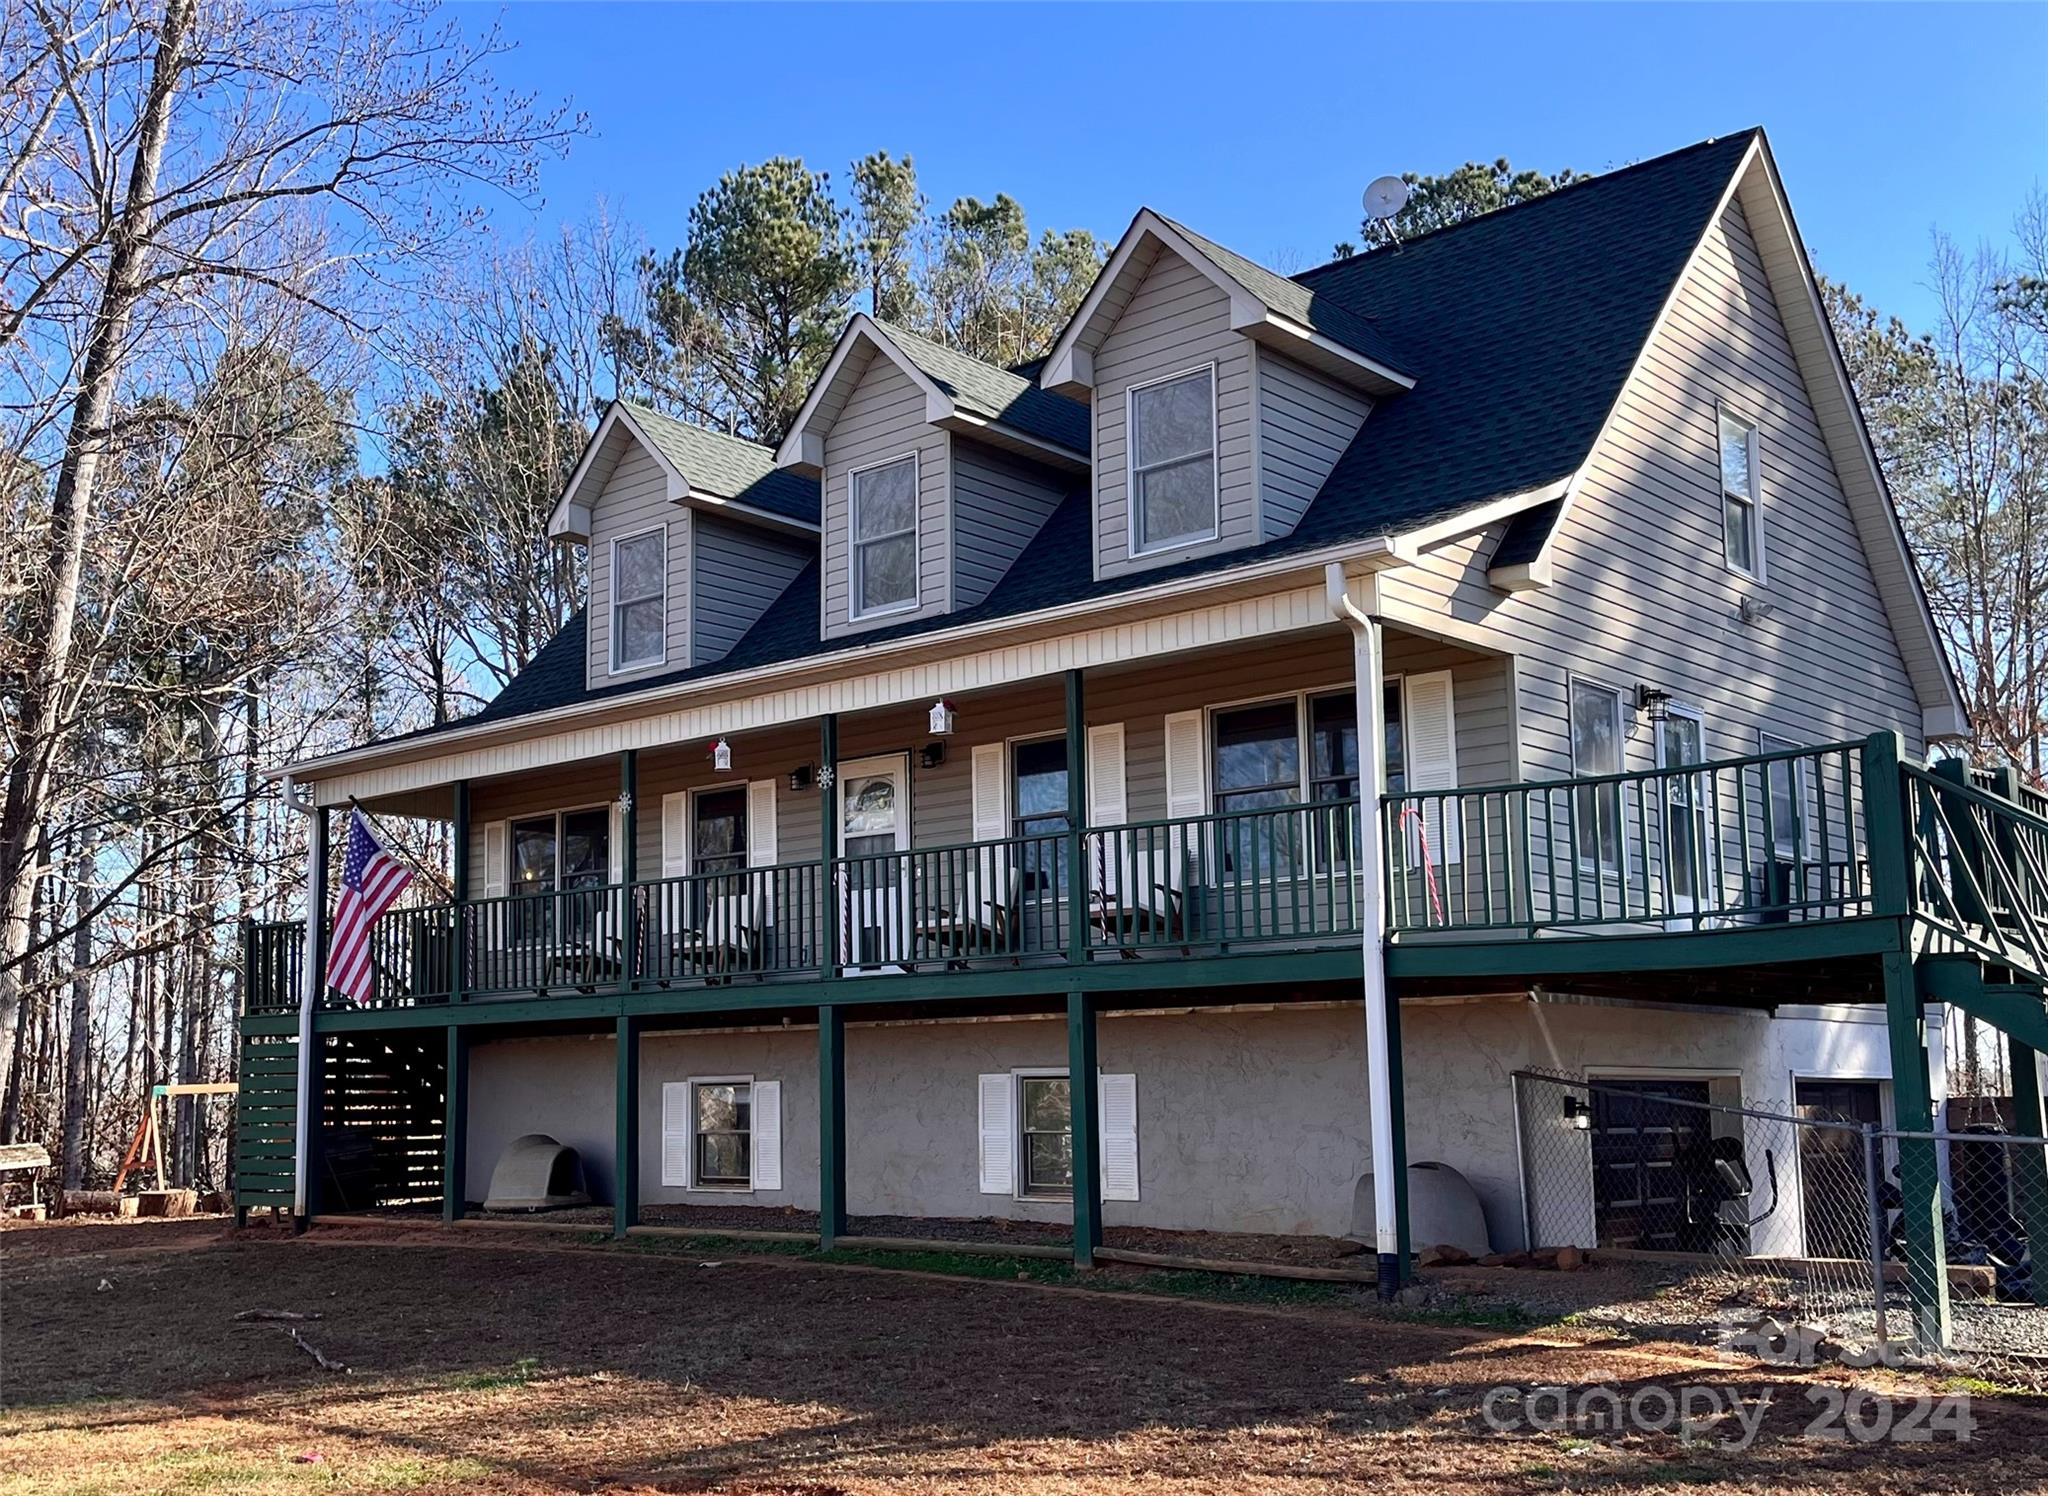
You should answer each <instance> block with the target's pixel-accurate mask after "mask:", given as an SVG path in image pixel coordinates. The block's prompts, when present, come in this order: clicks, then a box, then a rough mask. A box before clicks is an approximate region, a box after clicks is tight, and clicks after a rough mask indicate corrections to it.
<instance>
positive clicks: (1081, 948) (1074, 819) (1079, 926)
mask: <svg viewBox="0 0 2048 1496" xmlns="http://www.w3.org/2000/svg"><path fill="white" fill-rule="evenodd" d="M1087 824H1088V714H1087V710H1086V702H1085V700H1084V698H1083V695H1082V685H1081V672H1080V671H1078V670H1069V671H1068V672H1067V959H1068V960H1069V961H1071V962H1073V963H1074V964H1075V965H1076V966H1079V965H1080V964H1081V963H1082V962H1084V961H1085V960H1087V959H1088V841H1087V837H1086V836H1085V835H1084V834H1083V831H1084V828H1085V827H1086V826H1087Z"/></svg>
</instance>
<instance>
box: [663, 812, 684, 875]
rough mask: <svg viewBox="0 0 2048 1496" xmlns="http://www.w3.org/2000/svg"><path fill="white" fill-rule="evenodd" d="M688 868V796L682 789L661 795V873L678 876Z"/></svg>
mask: <svg viewBox="0 0 2048 1496" xmlns="http://www.w3.org/2000/svg"><path fill="white" fill-rule="evenodd" d="M689 870H690V796H689V794H688V792H686V791H684V790H677V791H676V792H675V793H674V794H673V795H663V796H662V797H661V875H662V877H664V878H680V877H682V876H683V874H685V873H687V872H688V871H689Z"/></svg>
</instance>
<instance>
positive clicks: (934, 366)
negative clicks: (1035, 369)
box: [875, 321, 1088, 457]
mask: <svg viewBox="0 0 2048 1496" xmlns="http://www.w3.org/2000/svg"><path fill="white" fill-rule="evenodd" d="M875 326H877V327H879V328H881V329H882V331H883V332H885V333H887V334H888V335H889V339H890V341H891V342H893V343H895V345H896V346H897V347H898V348H900V349H901V350H902V351H903V356H904V357H905V358H907V359H909V360H910V361H911V362H912V363H913V364H916V365H917V367H918V368H919V369H921V370H923V371H924V375H925V377H926V378H927V379H929V380H931V382H932V383H933V384H935V385H937V386H938V387H939V388H940V389H942V390H944V391H945V392H946V393H947V394H948V395H950V396H952V398H953V403H954V404H956V405H960V406H964V407H965V408H966V409H967V410H968V411H970V412H971V413H973V414H974V415H978V416H984V417H986V418H987V419H989V420H991V421H1001V422H1002V423H1003V424H1004V425H1005V426H1011V427H1015V428H1016V429H1017V430H1019V431H1021V432H1023V433H1024V434H1025V435H1026V436H1035V437H1038V438H1040V439H1041V440H1043V441H1049V442H1052V443H1054V444H1055V445H1057V446H1062V447H1065V448H1066V449H1067V450H1068V451H1070V452H1072V453H1073V454H1074V455H1075V456H1077V457H1086V456H1087V455H1088V407H1087V406H1085V405H1083V404H1082V403H1081V402H1080V401H1078V400H1069V399H1068V398H1067V397H1066V396H1065V395H1055V394H1054V393H1053V392H1052V391H1051V390H1048V389H1041V388H1040V387H1039V386H1038V385H1037V384H1035V383H1033V382H1032V381H1031V379H1029V378H1027V377H1026V376H1024V375H1023V374H1020V373H1017V372H1015V371H1013V370H1010V369H998V368H997V367H996V366H995V365H994V364H985V363H983V362H982V361H981V360H980V359H978V358H969V357H968V356H967V355H966V354H964V353H962V352H960V351H959V350H958V349H955V348H948V347H947V346H946V345H945V344H943V343H934V342H933V341H932V340H931V339H930V338H927V337H924V336H922V335H921V334H919V333H914V332H912V331H910V329H908V328H906V327H898V326H897V325H896V324H895V323H893V322H882V321H877V322H876V323H875Z"/></svg>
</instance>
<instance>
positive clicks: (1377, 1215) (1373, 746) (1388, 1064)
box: [1323, 561, 1405, 1299]
mask: <svg viewBox="0 0 2048 1496" xmlns="http://www.w3.org/2000/svg"><path fill="white" fill-rule="evenodd" d="M1323 589H1324V593H1325V595H1326V596H1327V598H1328V600H1329V604H1330V616H1331V617H1333V618H1335V619H1336V620H1337V621H1338V622H1339V623H1342V624H1344V625H1345V626H1346V627H1348V628H1349V629H1350V630H1351V642H1352V657H1351V674H1352V686H1353V690H1354V692H1355V693H1356V696H1357V701H1358V774H1359V797H1358V799H1359V824H1360V828H1361V835H1360V836H1359V838H1358V840H1359V848H1358V904H1359V925H1360V926H1361V928H1362V929H1363V931H1364V934H1363V935H1362V936H1361V937H1360V941H1359V944H1360V947H1361V951H1360V953H1361V955H1362V956H1363V957H1364V961H1365V1069H1366V1091H1367V1096H1366V1104H1367V1109H1368V1111H1369V1113H1370V1116H1371V1126H1372V1163H1373V1168H1372V1221H1373V1245H1374V1247H1375V1248H1376V1249H1377V1251H1378V1253H1379V1293H1380V1297H1381V1298H1383V1299H1391V1298H1392V1297H1393V1296H1394V1291H1395V1289H1396V1288H1397V1287H1398V1286H1399V1284H1400V1281H1401V1270H1402V1268H1403V1267H1404V1266H1405V1264H1403V1263H1402V1261H1401V1257H1400V1251H1401V1234H1400V1224H1399V1221H1398V1220H1397V1211H1396V1207H1397V1205H1398V1201H1399V1196H1398V1194H1397V1188H1398V1184H1399V1181H1398V1180H1397V1178H1396V1176H1395V1173H1394V1168H1393V1166H1394V1164H1395V1163H1396V1160H1395V1158H1394V1107H1395V1105H1396V1104H1397V1098H1396V1097H1395V1095H1394V1082H1393V1068H1394V1067H1393V1050H1392V1044H1391V1042H1390V1035H1389V1033H1388V1024H1387V1004H1388V1002H1389V1001H1390V999H1389V997H1388V995H1387V951H1386V938H1385V935H1384V934H1383V932H1382V929H1381V913H1380V910H1381V888H1382V885H1383V882H1384V878H1385V870H1384V869H1383V868H1382V867H1381V858H1382V857H1383V855H1384V854H1385V850H1386V848H1385V841H1384V839H1383V838H1382V837H1381V836H1380V834H1379V820H1378V817H1379V808H1380V797H1381V796H1382V795H1383V794H1385V793H1386V768H1385V764H1384V763H1383V761H1382V759H1383V754H1382V752H1381V745H1382V744H1383V743H1385V741H1386V729H1385V726H1384V724H1383V722H1382V720H1381V719H1382V716H1383V715H1384V712H1385V706H1384V698H1383V696H1382V691H1383V689H1384V687H1383V685H1382V682H1383V680H1384V672H1383V671H1382V668H1381V661H1380V625H1379V620H1378V619H1376V618H1374V617H1372V615H1370V614H1369V613H1366V612H1364V611H1363V610H1362V609H1360V608H1359V606H1358V605H1357V604H1356V603H1354V602H1353V601H1352V600H1351V589H1350V586H1349V584H1348V583H1347V582H1346V580H1345V577H1344V568H1343V566H1342V565H1341V564H1339V563H1338V562H1335V561H1332V562H1331V563H1330V564H1329V565H1328V566H1327V567H1325V568H1324V570H1323Z"/></svg>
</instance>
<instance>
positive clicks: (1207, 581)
mask: <svg viewBox="0 0 2048 1496" xmlns="http://www.w3.org/2000/svg"><path fill="white" fill-rule="evenodd" d="M1334 561H1357V562H1361V563H1364V564H1365V565H1366V566H1367V567H1368V568H1369V569H1371V570H1375V571H1376V570H1379V569H1381V568H1383V567H1388V566H1399V565H1403V564H1405V559H1404V558H1403V557H1401V556H1400V555H1399V554H1398V552H1397V550H1396V547H1395V542H1394V540H1393V539H1392V538H1391V537H1389V536H1385V535H1381V536H1376V537H1375V538H1373V539H1371V540H1365V541H1347V542H1345V543H1344V544H1343V545H1338V546H1329V547H1326V548H1324V549H1322V550H1317V551H1311V552H1307V553H1305V554H1303V555H1299V556H1284V557H1279V558H1276V559H1275V560H1272V561H1268V562H1264V563H1262V564H1260V565H1258V566H1248V567H1243V568H1240V569H1237V570H1232V571H1226V572H1216V573H1204V574H1203V575H1202V576H1200V577H1193V578H1184V579H1182V580H1180V581H1177V582H1162V583H1158V584H1155V585H1154V586H1150V587H1141V588H1137V589H1135V590H1133V591H1131V592H1123V593H1118V594H1117V595H1116V596H1115V597H1114V598H1112V599H1108V600H1104V599H1101V598H1088V599H1083V600H1081V601H1079V602H1071V603H1061V604H1059V605H1057V606H1055V607H1050V608H1042V609H1040V610H1039V611H1038V612H1035V613H1019V614H1013V615H1011V616H1009V617H1006V618H995V619H990V620H988V621H986V622H983V623H975V624H967V625H963V626H960V627H956V628H950V629H935V630H933V631H932V632H930V633H926V634H914V635H912V636H911V637H909V638H907V639H899V640H896V641H894V642H892V643H887V644H869V645H853V646H851V647H849V648H846V649H842V650H839V651H838V652H836V653H833V654H824V655H805V656H803V657H802V658H800V659H795V660H781V661H778V662H776V663H775V664H772V665H761V666H758V667H756V668H755V669H752V670H742V671H736V672H734V673H733V674H731V675H714V676H706V677H704V678H702V679H699V680H691V681H682V682H678V683H677V684H674V685H669V686H653V687H650V688H649V689H647V690H646V691H636V692H632V693H630V694H628V695H625V696H618V697H607V698H605V699H604V700H601V701H578V702H571V703H570V704H568V705H567V706H558V707H554V708H551V709H550V710H548V711H544V712H529V713H526V714H523V715H521V716H518V717H508V718H506V719H505V720H503V721H501V722H487V723H481V724H478V725H476V726H473V727H468V728H460V727H457V728H451V729H450V730H448V731H446V732H437V733H434V734H433V735H431V736H430V737H424V738H418V739H412V740H407V741H405V742H402V743H369V744H365V745H363V746H362V747H359V748H348V749H344V750H342V751H341V752H339V753H331V754H326V755H324V756H322V757H319V758H309V759H300V760H298V761H296V762H293V763H288V764H274V765H272V766H271V767H269V768H266V769H264V770H262V771H261V777H262V778H263V779H265V780H271V781H276V780H279V779H283V778H285V777H286V776H287V775H291V776H296V777H298V778H301V779H304V778H321V779H326V778H332V777H333V775H334V774H335V773H336V772H338V771H340V770H343V769H355V768H360V767H363V766H365V765H369V764H374V763H377V762H379V761H380V760H390V761H394V762H398V761H409V760H410V759H412V758H438V757H440V756H442V754H444V753H447V752H452V751H454V750H455V749H457V748H461V747H475V746H480V745H488V744H489V743H491V742H494V741H498V740H509V739H513V738H523V737H527V736H530V735H531V734H532V733H534V732H535V731H536V730H539V729H546V728H551V727H554V726H557V725H560V724H563V723H573V722H577V721H579V720H582V719H585V718H593V719H594V718H597V717H600V716H602V715H606V714H611V715H617V716H632V715H635V714H636V713H639V712H642V711H648V710H655V709H659V708H663V707H667V706H669V705H671V704H673V703H675V702H679V701H686V700H689V699H690V698H692V697H696V696H712V697H715V696H729V695H733V694H736V693H737V692H739V691H741V690H746V689H758V688H761V687H766V686H770V685H775V684H778V683H780V682H783V681H786V680H788V679H789V678H791V677H794V676H802V675H806V674H813V673H827V672H830V671H832V670H834V669H838V668H843V667H846V666H850V665H858V666H859V667H860V668H861V669H862V671H863V672H866V671H869V670H875V669H879V668H882V667H881V665H879V664H877V663H876V662H878V661H884V662H886V661H892V660H895V659H897V658H899V657H901V656H904V655H911V654H916V653H918V652H920V651H933V650H938V649H942V648H944V647H945V646H947V645H951V644H957V643H962V642H967V641H972V640H976V639H982V638H987V637H990V636H995V635H1010V634H1013V633H1015V632H1016V631H1017V630H1019V629H1026V628H1032V627H1043V626H1045V625H1048V624H1059V623H1064V622H1066V621H1068V620H1070V619H1073V618H1078V617H1083V616H1087V615H1089V614H1097V615H1101V616H1102V617H1103V618H1104V619H1105V620H1109V619H1113V618H1114V616H1115V615H1116V613H1117V612H1118V611H1120V610H1122V609H1125V608H1132V607H1139V606H1142V605H1144V604H1146V603H1150V602H1157V601H1159V600H1161V599H1165V598H1174V597H1195V596H1198V595H1200V594H1202V593H1205V592H1227V591H1231V590H1234V589H1237V588H1241V587H1243V586H1245V585H1246V584H1248V583H1254V582H1261V581H1265V580H1268V579H1270V578H1273V577H1279V576H1287V575H1289V574H1291V573H1296V572H1301V573H1310V574H1312V573H1313V571H1314V569H1315V568H1316V567H1318V566H1321V565H1324V564H1326V563H1329V562H1334ZM316 770H317V771H319V772H318V773H317V774H316V773H315V772H314V771H316Z"/></svg>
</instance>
